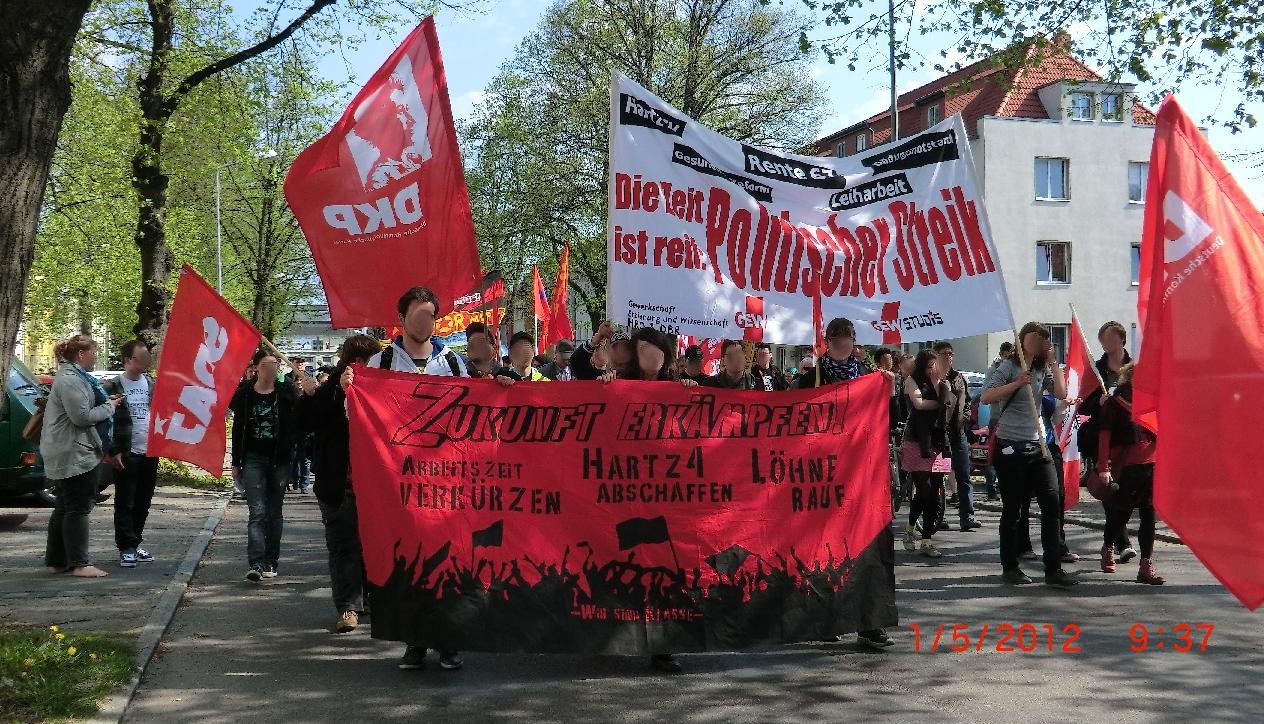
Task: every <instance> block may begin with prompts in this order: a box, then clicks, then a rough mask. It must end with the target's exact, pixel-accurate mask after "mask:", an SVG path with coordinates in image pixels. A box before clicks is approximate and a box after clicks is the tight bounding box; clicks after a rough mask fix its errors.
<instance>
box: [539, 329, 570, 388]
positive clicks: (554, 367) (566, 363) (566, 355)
mask: <svg viewBox="0 0 1264 724" xmlns="http://www.w3.org/2000/svg"><path fill="white" fill-rule="evenodd" d="M574 353H575V345H574V344H571V342H570V341H569V340H565V339H563V340H559V341H558V343H557V344H556V345H554V346H553V359H552V360H550V361H549V362H548V363H546V364H544V365H542V366H541V367H540V374H542V375H544V376H545V377H546V378H547V379H550V380H553V381H555V382H569V381H570V380H573V379H574V376H573V375H572V374H571V355H573V354H574Z"/></svg>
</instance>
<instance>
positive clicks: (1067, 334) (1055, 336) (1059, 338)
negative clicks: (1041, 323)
mask: <svg viewBox="0 0 1264 724" xmlns="http://www.w3.org/2000/svg"><path fill="white" fill-rule="evenodd" d="M1045 326H1046V327H1048V328H1049V344H1050V345H1052V346H1053V354H1054V356H1055V357H1056V358H1057V360H1058V364H1065V363H1066V353H1067V340H1069V339H1070V338H1071V325H1069V324H1046V325H1045Z"/></svg>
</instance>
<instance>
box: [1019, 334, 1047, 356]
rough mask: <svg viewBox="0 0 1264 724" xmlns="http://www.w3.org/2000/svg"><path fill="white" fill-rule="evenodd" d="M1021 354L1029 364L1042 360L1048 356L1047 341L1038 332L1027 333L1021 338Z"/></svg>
mask: <svg viewBox="0 0 1264 724" xmlns="http://www.w3.org/2000/svg"><path fill="white" fill-rule="evenodd" d="M1023 353H1024V354H1026V355H1027V361H1028V362H1029V363H1030V362H1038V361H1041V360H1044V359H1045V358H1047V357H1048V355H1049V340H1048V339H1046V338H1045V337H1044V336H1043V335H1041V334H1040V333H1039V332H1028V333H1027V334H1026V335H1024V336H1023Z"/></svg>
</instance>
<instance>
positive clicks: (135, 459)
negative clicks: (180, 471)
mask: <svg viewBox="0 0 1264 724" xmlns="http://www.w3.org/2000/svg"><path fill="white" fill-rule="evenodd" d="M157 485H158V458H151V457H146V456H144V455H137V454H135V453H127V454H126V455H124V456H123V469H122V470H115V471H114V543H115V544H116V545H118V549H119V552H120V553H121V552H123V551H130V550H135V549H136V547H137V546H139V545H140V544H141V541H142V540H144V533H145V521H146V520H147V519H148V518H149V505H150V504H151V503H152V502H153V500H154V487H155V486H157Z"/></svg>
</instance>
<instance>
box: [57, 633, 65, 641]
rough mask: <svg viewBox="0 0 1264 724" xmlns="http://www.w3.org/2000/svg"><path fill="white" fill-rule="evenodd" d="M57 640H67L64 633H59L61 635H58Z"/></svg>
mask: <svg viewBox="0 0 1264 724" xmlns="http://www.w3.org/2000/svg"><path fill="white" fill-rule="evenodd" d="M57 640H58V641H64V640H66V634H64V633H59V634H57Z"/></svg>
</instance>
